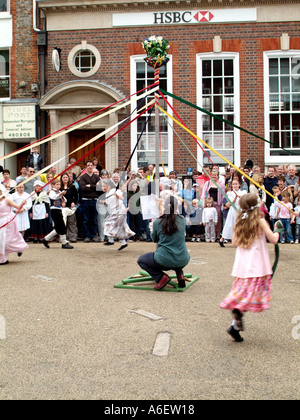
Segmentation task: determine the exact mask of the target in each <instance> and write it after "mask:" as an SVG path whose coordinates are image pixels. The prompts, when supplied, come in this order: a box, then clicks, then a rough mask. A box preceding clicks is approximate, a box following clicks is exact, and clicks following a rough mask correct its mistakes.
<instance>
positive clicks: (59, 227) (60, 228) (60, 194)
mask: <svg viewBox="0 0 300 420" xmlns="http://www.w3.org/2000/svg"><path fill="white" fill-rule="evenodd" d="M51 186H52V189H51V191H50V193H49V198H50V201H51V207H50V210H51V216H52V220H53V223H54V229H53V230H52V232H50V233H49V234H48V235H47V236H45V238H44V239H43V241H42V242H43V244H44V246H45V247H46V248H50V247H49V243H48V242H49V241H51V239H53V238H55V236H56V235H57V234H58V235H59V237H60V241H61V243H62V246H61V247H62V248H63V249H73V246H71V245H70V244H69V242H68V241H67V228H66V225H65V222H64V219H63V214H62V209H63V207H64V206H65V201H66V200H65V198H64V195H65V193H66V191H60V186H61V184H60V180H59V179H58V178H56V179H54V180H53V181H52V183H51Z"/></svg>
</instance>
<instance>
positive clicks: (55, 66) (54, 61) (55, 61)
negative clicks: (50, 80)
mask: <svg viewBox="0 0 300 420" xmlns="http://www.w3.org/2000/svg"><path fill="white" fill-rule="evenodd" d="M52 66H53V69H54V70H55V71H56V72H57V73H58V72H59V70H60V56H59V52H58V50H57V49H54V50H53V51H52Z"/></svg>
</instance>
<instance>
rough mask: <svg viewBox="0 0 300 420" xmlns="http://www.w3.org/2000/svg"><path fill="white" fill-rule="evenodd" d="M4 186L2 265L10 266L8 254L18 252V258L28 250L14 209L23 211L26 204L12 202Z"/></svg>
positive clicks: (0, 208)
mask: <svg viewBox="0 0 300 420" xmlns="http://www.w3.org/2000/svg"><path fill="white" fill-rule="evenodd" d="M7 195H8V192H7V190H6V188H5V186H4V185H0V265H3V264H8V262H9V261H8V254H10V253H12V252H17V253H18V256H19V257H20V256H21V255H22V252H23V251H24V250H25V249H26V248H28V245H27V244H26V242H25V241H24V239H23V236H22V235H21V234H20V232H19V230H18V225H17V220H16V218H15V214H14V213H13V212H12V208H14V209H18V210H19V209H21V208H22V206H24V205H25V204H26V201H25V200H23V201H22V202H21V203H20V204H16V203H14V202H13V201H12V199H11V196H9V197H8V196H7Z"/></svg>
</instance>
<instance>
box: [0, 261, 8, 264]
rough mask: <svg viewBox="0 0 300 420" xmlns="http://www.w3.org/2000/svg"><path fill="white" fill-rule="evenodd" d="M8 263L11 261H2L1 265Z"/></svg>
mask: <svg viewBox="0 0 300 420" xmlns="http://www.w3.org/2000/svg"><path fill="white" fill-rule="evenodd" d="M8 263H9V261H8V260H7V261H5V262H4V263H0V265H5V264H8Z"/></svg>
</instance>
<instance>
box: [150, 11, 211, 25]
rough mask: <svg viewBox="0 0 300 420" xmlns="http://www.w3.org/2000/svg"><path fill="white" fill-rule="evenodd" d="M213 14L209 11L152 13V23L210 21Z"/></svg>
mask: <svg viewBox="0 0 300 420" xmlns="http://www.w3.org/2000/svg"><path fill="white" fill-rule="evenodd" d="M213 18H214V15H213V14H212V13H211V12H209V11H200V12H197V13H196V14H193V12H190V11H186V12H159V13H153V24H162V23H164V24H167V23H196V22H210V21H211V20H212V19H213Z"/></svg>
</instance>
